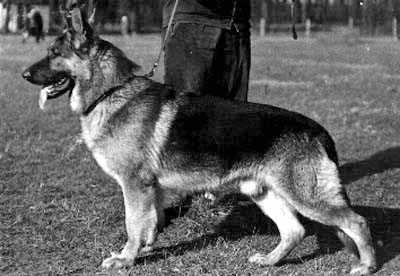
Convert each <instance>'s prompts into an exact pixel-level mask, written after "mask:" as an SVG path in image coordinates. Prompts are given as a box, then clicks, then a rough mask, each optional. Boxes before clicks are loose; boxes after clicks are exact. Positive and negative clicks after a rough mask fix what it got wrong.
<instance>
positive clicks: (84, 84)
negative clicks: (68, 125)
mask: <svg viewBox="0 0 400 276" xmlns="http://www.w3.org/2000/svg"><path fill="white" fill-rule="evenodd" d="M100 49H101V50H100ZM81 62H82V64H83V63H84V65H83V66H82V67H83V68H86V71H87V72H85V73H84V74H82V77H78V78H77V81H76V86H75V88H74V91H73V93H72V96H71V108H72V110H73V111H74V112H76V113H78V114H80V115H83V116H87V115H88V114H89V113H90V112H91V111H92V110H93V109H94V108H96V106H97V105H98V103H99V102H101V101H102V100H104V99H105V98H106V97H108V96H109V95H111V94H112V93H113V90H116V89H115V88H116V87H120V86H123V85H124V84H125V83H127V82H128V81H130V80H132V79H133V78H135V75H134V72H135V71H136V70H138V68H139V66H138V65H136V64H135V63H134V62H132V61H131V60H129V59H128V58H127V57H126V56H125V55H124V54H123V52H122V51H121V50H119V49H118V48H116V47H115V46H113V45H112V44H111V43H109V42H107V41H104V40H101V39H98V40H96V42H95V44H94V46H93V47H92V48H91V50H90V52H89V58H88V59H87V60H83V61H81ZM82 71H83V69H82Z"/></svg>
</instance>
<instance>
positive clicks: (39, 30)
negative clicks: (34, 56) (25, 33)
mask: <svg viewBox="0 0 400 276" xmlns="http://www.w3.org/2000/svg"><path fill="white" fill-rule="evenodd" d="M28 18H29V20H30V25H29V35H31V36H33V37H35V40H36V42H37V43H39V42H40V40H41V39H44V34H43V18H42V15H41V14H40V11H39V9H37V8H33V9H32V10H31V11H30V12H29V13H28Z"/></svg>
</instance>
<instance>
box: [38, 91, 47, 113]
mask: <svg viewBox="0 0 400 276" xmlns="http://www.w3.org/2000/svg"><path fill="white" fill-rule="evenodd" d="M48 91H49V89H48V88H47V87H44V88H42V90H40V95H39V107H40V109H42V110H44V107H45V106H44V105H45V104H46V101H47V93H48Z"/></svg>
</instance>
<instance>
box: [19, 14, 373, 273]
mask: <svg viewBox="0 0 400 276" xmlns="http://www.w3.org/2000/svg"><path fill="white" fill-rule="evenodd" d="M70 17H71V23H70V24H69V26H67V28H66V29H65V30H64V32H63V34H62V35H61V36H59V37H57V38H56V39H55V41H54V42H53V43H52V44H51V45H50V47H49V48H48V54H47V56H46V57H45V58H44V59H42V60H40V61H38V62H37V63H35V64H33V65H32V66H30V67H29V68H28V69H26V70H25V71H24V73H23V77H24V78H25V79H26V80H28V81H30V82H31V83H33V84H37V85H41V86H43V88H42V90H41V96H40V99H41V100H40V105H41V106H43V105H44V102H45V100H46V99H50V98H57V97H59V96H61V95H62V94H65V93H69V102H70V106H71V109H72V111H73V112H75V113H76V114H77V115H79V117H80V121H81V128H82V138H83V140H84V142H85V144H86V145H87V147H88V149H89V150H90V151H91V153H92V154H93V157H94V158H95V159H96V161H97V163H98V164H99V166H100V167H101V168H102V169H103V170H104V172H105V173H107V174H108V175H109V176H111V177H112V178H113V179H114V180H115V181H116V182H117V183H118V184H119V185H120V187H121V188H122V191H123V198H124V205H125V223H126V230H127V234H128V241H127V242H126V244H125V247H124V248H123V250H122V251H121V252H120V253H119V254H112V256H111V257H109V258H107V259H105V260H104V261H103V263H102V266H103V267H104V268H111V267H115V268H119V267H123V266H128V265H132V264H133V263H134V260H135V258H136V257H137V256H138V254H139V253H140V252H143V251H148V250H151V248H152V245H153V244H154V242H155V240H156V237H157V229H158V228H157V226H158V225H160V224H162V222H163V210H164V208H165V207H166V206H168V205H169V204H171V202H173V201H175V200H176V199H178V198H180V197H182V196H185V195H188V194H191V193H194V192H199V191H218V190H221V191H224V192H232V193H241V194H244V195H246V196H248V197H249V198H250V199H251V200H252V201H254V202H255V204H256V205H258V207H259V208H260V209H261V210H262V212H263V213H264V214H265V215H267V216H268V217H270V218H271V219H272V220H273V221H274V222H275V224H276V225H277V227H278V230H279V233H280V237H281V241H280V243H279V244H278V246H277V247H276V248H275V249H274V250H273V251H272V252H270V253H269V254H263V253H257V254H255V255H253V256H251V257H250V258H249V261H250V262H252V263H255V264H259V265H275V264H277V263H278V262H279V261H281V260H282V259H283V258H284V257H285V256H286V255H287V254H288V253H289V252H290V251H291V250H292V249H293V248H294V247H295V246H296V245H297V244H298V243H299V242H300V241H301V240H302V238H303V237H304V234H305V230H304V228H303V226H302V224H301V223H300V222H299V220H298V218H297V215H298V214H301V215H302V216H304V217H307V218H310V219H312V220H315V221H318V222H320V223H323V224H325V225H329V226H332V227H333V228H334V229H336V230H337V232H338V236H339V237H340V238H341V240H342V241H344V242H345V244H346V245H348V246H349V247H352V248H353V249H355V252H356V253H358V256H359V258H360V263H359V264H357V265H356V266H355V267H353V268H352V270H351V273H353V274H357V275H366V274H369V273H372V272H373V271H374V270H375V269H376V259H375V252H374V247H373V243H372V239H371V235H370V231H369V228H368V225H367V222H366V220H365V219H364V218H363V217H361V216H360V215H358V214H356V213H355V212H354V211H352V209H351V207H350V204H349V200H348V198H347V196H346V193H345V190H344V188H343V186H342V185H341V183H340V179H339V175H338V157H337V153H336V150H335V144H334V142H333V140H332V138H331V137H330V135H329V134H328V132H327V131H326V130H325V129H324V128H323V127H322V126H320V125H319V124H318V123H316V122H315V121H313V120H311V119H309V118H307V117H305V116H302V115H300V114H298V113H295V112H291V111H288V110H284V109H281V108H278V107H274V106H270V105H261V104H253V103H239V102H233V101H228V100H223V99H219V98H214V97H212V96H195V95H190V94H187V93H185V94H182V93H177V92H175V91H173V90H171V89H169V88H168V87H166V86H165V85H163V84H161V83H157V82H154V81H152V80H150V79H148V78H146V77H143V76H138V75H135V71H136V70H137V69H138V65H136V64H135V63H134V62H132V61H131V60H129V59H128V58H127V57H126V56H125V55H124V54H123V52H122V51H121V50H119V49H118V48H116V47H115V46H113V45H112V44H111V43H109V42H107V41H105V40H102V39H100V38H99V37H97V36H96V35H94V33H93V30H92V28H91V26H90V25H89V24H88V22H87V20H86V18H85V16H84V15H83V13H81V12H80V10H79V9H78V8H75V9H73V10H72V11H70Z"/></svg>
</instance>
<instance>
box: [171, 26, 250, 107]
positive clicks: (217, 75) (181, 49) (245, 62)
mask: <svg viewBox="0 0 400 276" xmlns="http://www.w3.org/2000/svg"><path fill="white" fill-rule="evenodd" d="M164 62H165V76H164V81H165V83H166V84H167V85H169V86H172V87H173V88H174V89H175V90H177V91H180V92H192V93H196V94H212V95H214V96H219V97H223V98H226V99H232V100H239V101H247V93H248V83H249V71H250V31H249V30H248V29H246V30H245V31H240V32H239V31H237V30H235V29H233V30H227V29H222V28H218V27H213V26H207V25H203V24H194V23H179V24H176V25H175V26H173V28H172V30H171V33H170V36H169V39H168V40H167V42H166V45H165V59H164Z"/></svg>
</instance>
